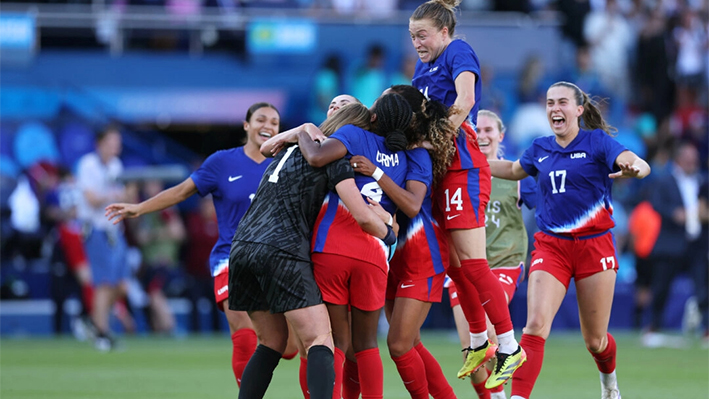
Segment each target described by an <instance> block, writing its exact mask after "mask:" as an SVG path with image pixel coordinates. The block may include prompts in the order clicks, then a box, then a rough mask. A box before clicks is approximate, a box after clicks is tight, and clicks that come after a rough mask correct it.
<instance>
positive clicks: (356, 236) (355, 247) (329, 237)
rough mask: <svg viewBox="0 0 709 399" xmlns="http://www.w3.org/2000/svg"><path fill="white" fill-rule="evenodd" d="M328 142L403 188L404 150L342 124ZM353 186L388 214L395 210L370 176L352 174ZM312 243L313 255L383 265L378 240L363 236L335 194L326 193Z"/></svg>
mask: <svg viewBox="0 0 709 399" xmlns="http://www.w3.org/2000/svg"><path fill="white" fill-rule="evenodd" d="M328 140H339V141H340V142H342V143H343V144H344V145H345V147H346V148H347V155H346V157H347V158H350V157H352V156H353V155H362V156H364V157H366V158H367V159H369V160H370V161H371V162H372V163H373V164H374V165H375V166H378V167H379V168H381V169H382V171H384V173H386V174H387V176H389V177H390V178H391V179H392V180H393V181H394V182H395V183H396V184H398V185H399V186H400V187H402V188H403V187H404V185H405V183H406V182H405V179H406V173H407V160H406V154H405V152H404V151H398V152H391V151H389V150H388V149H387V148H386V145H385V144H384V137H381V136H378V135H376V134H374V133H371V132H368V131H366V130H364V129H361V128H358V127H356V126H353V125H346V126H343V127H342V128H340V129H338V130H337V131H336V132H335V133H333V134H332V136H330V139H328ZM355 183H356V184H357V187H358V188H359V190H360V192H361V193H362V195H363V196H364V197H370V198H372V199H374V200H376V201H378V202H379V203H380V204H381V205H382V207H383V208H384V209H386V210H387V212H389V213H394V211H396V205H395V204H394V203H393V202H392V201H391V199H389V197H387V195H386V194H385V193H384V191H383V190H382V189H381V187H379V183H377V181H376V180H374V178H373V177H371V176H364V175H362V174H359V173H355ZM363 200H364V198H363ZM312 244H313V245H312V249H313V252H323V253H332V254H338V255H344V256H349V257H352V258H355V259H359V260H362V261H366V262H370V263H373V264H378V265H382V264H383V265H384V266H386V259H387V253H386V251H387V249H386V248H385V246H384V245H383V243H382V242H381V240H379V239H378V238H375V237H372V236H371V235H369V234H367V233H365V232H364V231H363V230H362V229H361V228H360V227H359V225H358V224H357V222H356V221H355V220H354V218H353V217H352V215H351V214H350V213H349V211H347V208H346V207H345V206H344V205H343V204H342V202H341V201H340V197H339V196H338V195H337V193H335V192H330V193H329V194H328V196H327V198H326V199H325V202H324V203H323V206H322V209H321V210H320V215H318V219H317V221H316V223H315V229H314V233H313V243H312ZM382 262H383V263H382Z"/></svg>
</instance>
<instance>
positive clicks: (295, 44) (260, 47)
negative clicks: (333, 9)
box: [246, 19, 318, 54]
mask: <svg viewBox="0 0 709 399" xmlns="http://www.w3.org/2000/svg"><path fill="white" fill-rule="evenodd" d="M317 41H318V27H317V24H316V23H314V22H312V21H309V20H293V19H255V20H253V21H252V22H251V23H249V25H248V26H247V33H246V46H247V49H248V51H249V52H250V53H251V54H308V53H312V52H314V51H315V49H316V44H317Z"/></svg>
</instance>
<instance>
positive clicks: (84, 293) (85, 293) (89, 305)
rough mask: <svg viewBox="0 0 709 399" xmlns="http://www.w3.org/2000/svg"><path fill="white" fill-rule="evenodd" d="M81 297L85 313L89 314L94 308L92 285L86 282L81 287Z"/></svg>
mask: <svg viewBox="0 0 709 399" xmlns="http://www.w3.org/2000/svg"><path fill="white" fill-rule="evenodd" d="M81 299H83V300H84V309H86V313H88V314H91V311H92V310H93V308H94V287H92V286H91V285H89V284H87V285H85V286H83V287H81Z"/></svg>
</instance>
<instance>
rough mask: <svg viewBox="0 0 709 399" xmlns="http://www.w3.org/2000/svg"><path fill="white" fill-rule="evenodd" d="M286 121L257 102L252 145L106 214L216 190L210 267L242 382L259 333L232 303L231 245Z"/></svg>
mask: <svg viewBox="0 0 709 399" xmlns="http://www.w3.org/2000/svg"><path fill="white" fill-rule="evenodd" d="M280 120H281V118H280V114H279V113H278V110H277V109H276V107H274V106H273V105H271V104H268V103H256V104H253V105H252V106H251V107H250V108H249V109H248V110H247V111H246V120H245V122H244V130H245V131H246V144H245V145H244V146H243V147H237V148H232V149H229V150H222V151H217V152H215V153H214V154H212V155H210V156H209V157H208V158H207V159H206V160H205V161H204V163H203V164H202V166H201V167H200V168H199V169H197V170H196V171H195V172H194V173H192V175H191V176H190V177H188V178H187V179H186V180H185V181H183V182H182V183H180V184H178V185H176V186H174V187H171V188H169V189H167V190H164V191H162V192H160V193H159V194H157V195H156V196H154V197H152V198H149V199H147V200H145V201H143V202H141V203H139V204H125V203H122V204H111V205H109V206H107V207H106V215H107V216H108V218H109V219H111V220H113V219H115V221H114V224H115V223H118V222H120V221H121V220H123V219H125V218H135V217H138V216H140V215H144V214H146V213H150V212H155V211H159V210H163V209H165V208H169V207H171V206H173V205H175V204H178V203H180V202H182V201H184V200H186V199H187V198H188V197H190V196H191V195H193V194H195V193H197V194H199V195H200V196H202V197H204V196H206V195H207V194H212V198H213V200H214V208H215V209H216V213H217V224H218V227H219V239H218V240H217V243H216V244H215V245H214V248H213V249H212V254H211V255H210V258H209V266H210V268H211V271H212V277H213V278H214V296H215V298H216V302H217V307H218V308H219V309H221V310H223V311H224V314H225V315H226V318H227V321H228V323H229V332H230V333H231V342H232V359H231V366H232V370H233V372H234V377H235V378H236V382H237V384H239V385H240V384H241V375H242V373H243V372H244V367H246V363H247V362H248V361H249V358H250V357H251V355H252V354H253V353H254V350H256V333H255V331H254V327H253V325H252V324H251V320H250V319H249V317H248V315H247V314H246V312H236V311H233V310H230V309H229V307H228V303H227V298H228V296H229V290H228V284H229V282H228V279H229V277H228V272H229V248H230V244H231V239H232V237H233V236H234V232H235V231H236V228H237V227H238V225H239V221H240V220H241V218H242V217H243V216H244V213H246V209H248V207H249V205H250V204H251V198H252V197H253V195H254V193H255V192H256V188H257V187H258V183H259V181H260V179H261V176H262V175H263V172H264V171H265V170H266V168H267V167H268V165H269V164H270V163H271V159H269V158H266V157H264V156H263V155H262V154H261V152H260V147H261V145H262V144H263V143H264V142H266V140H268V139H269V138H271V137H273V136H275V135H277V134H278V132H279V126H280ZM296 350H297V349H296V348H295V347H292V348H290V350H289V352H288V354H289V356H290V354H292V356H295V353H294V352H295V351H296ZM292 356H291V357H292Z"/></svg>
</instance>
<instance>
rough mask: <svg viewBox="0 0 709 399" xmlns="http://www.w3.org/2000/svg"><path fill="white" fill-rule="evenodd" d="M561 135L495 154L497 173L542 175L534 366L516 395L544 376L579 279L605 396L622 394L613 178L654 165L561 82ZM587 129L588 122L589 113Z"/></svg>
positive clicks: (553, 115)
mask: <svg viewBox="0 0 709 399" xmlns="http://www.w3.org/2000/svg"><path fill="white" fill-rule="evenodd" d="M546 110H547V119H548V120H549V126H550V127H551V129H552V131H553V132H554V136H546V137H540V138H537V139H535V140H534V142H532V146H531V147H529V148H528V149H527V150H526V151H525V152H524V154H523V155H522V158H520V159H519V160H517V161H515V162H511V161H501V160H500V161H490V168H491V171H492V175H493V176H495V177H500V178H503V179H514V180H520V179H522V178H525V177H527V176H534V177H535V178H536V179H537V198H538V201H537V210H536V213H535V215H536V220H537V226H538V227H539V229H540V230H541V231H540V232H538V233H536V234H535V235H534V251H533V252H532V263H531V267H530V273H529V288H528V291H527V309H528V311H527V313H528V315H527V325H526V326H525V328H524V335H522V341H521V343H522V345H524V347H525V349H526V350H527V353H528V356H529V358H528V359H529V361H528V364H527V366H525V367H524V368H522V369H521V370H520V371H519V372H517V373H515V375H514V377H513V380H512V399H528V398H529V397H530V395H531V393H532V388H534V383H535V381H536V379H537V377H538V376H539V372H540V371H541V368H542V361H543V358H544V343H545V342H546V338H547V337H548V336H549V332H550V329H551V324H552V321H553V320H554V316H555V315H556V312H557V311H558V310H559V307H560V306H561V301H562V300H563V299H564V296H565V295H566V291H567V289H568V286H569V281H570V280H571V278H572V277H573V278H574V280H575V281H576V299H577V301H578V307H579V319H580V321H581V333H582V335H583V338H584V341H585V342H586V348H587V349H588V351H589V352H590V353H591V356H593V359H594V360H595V361H596V365H597V366H598V370H599V371H600V376H601V389H602V398H603V399H611V398H613V399H617V398H620V392H619V390H618V382H617V379H616V372H615V364H616V363H615V359H616V345H615V340H614V339H613V336H612V335H611V334H610V333H608V321H609V319H610V314H611V305H612V303H613V291H614V288H615V279H616V273H617V271H618V263H617V259H616V250H615V244H614V239H613V234H612V233H611V231H610V229H611V228H612V227H613V226H614V225H615V223H614V222H613V217H612V215H613V205H612V203H611V186H612V182H613V180H612V179H616V178H629V177H635V178H640V179H641V178H644V177H645V176H647V175H648V174H650V166H649V165H648V164H647V162H645V161H644V160H643V159H641V158H639V157H638V156H637V155H635V154H634V153H633V152H631V151H628V150H627V149H626V148H625V147H624V146H623V145H621V144H619V143H618V142H617V141H615V140H614V139H613V138H611V137H610V133H611V132H612V131H614V130H615V129H613V128H612V127H611V126H609V125H608V124H607V123H606V121H605V120H604V119H603V116H602V115H601V113H600V111H599V110H598V108H597V107H596V105H595V104H594V102H593V101H591V99H590V98H589V96H588V95H587V94H586V93H584V92H583V91H581V89H579V88H578V87H577V86H576V85H574V84H573V83H568V82H557V83H554V84H553V85H551V87H549V90H548V91H547V103H546ZM582 118H583V124H584V127H585V128H586V129H589V130H584V129H581V128H580V124H581V119H582Z"/></svg>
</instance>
